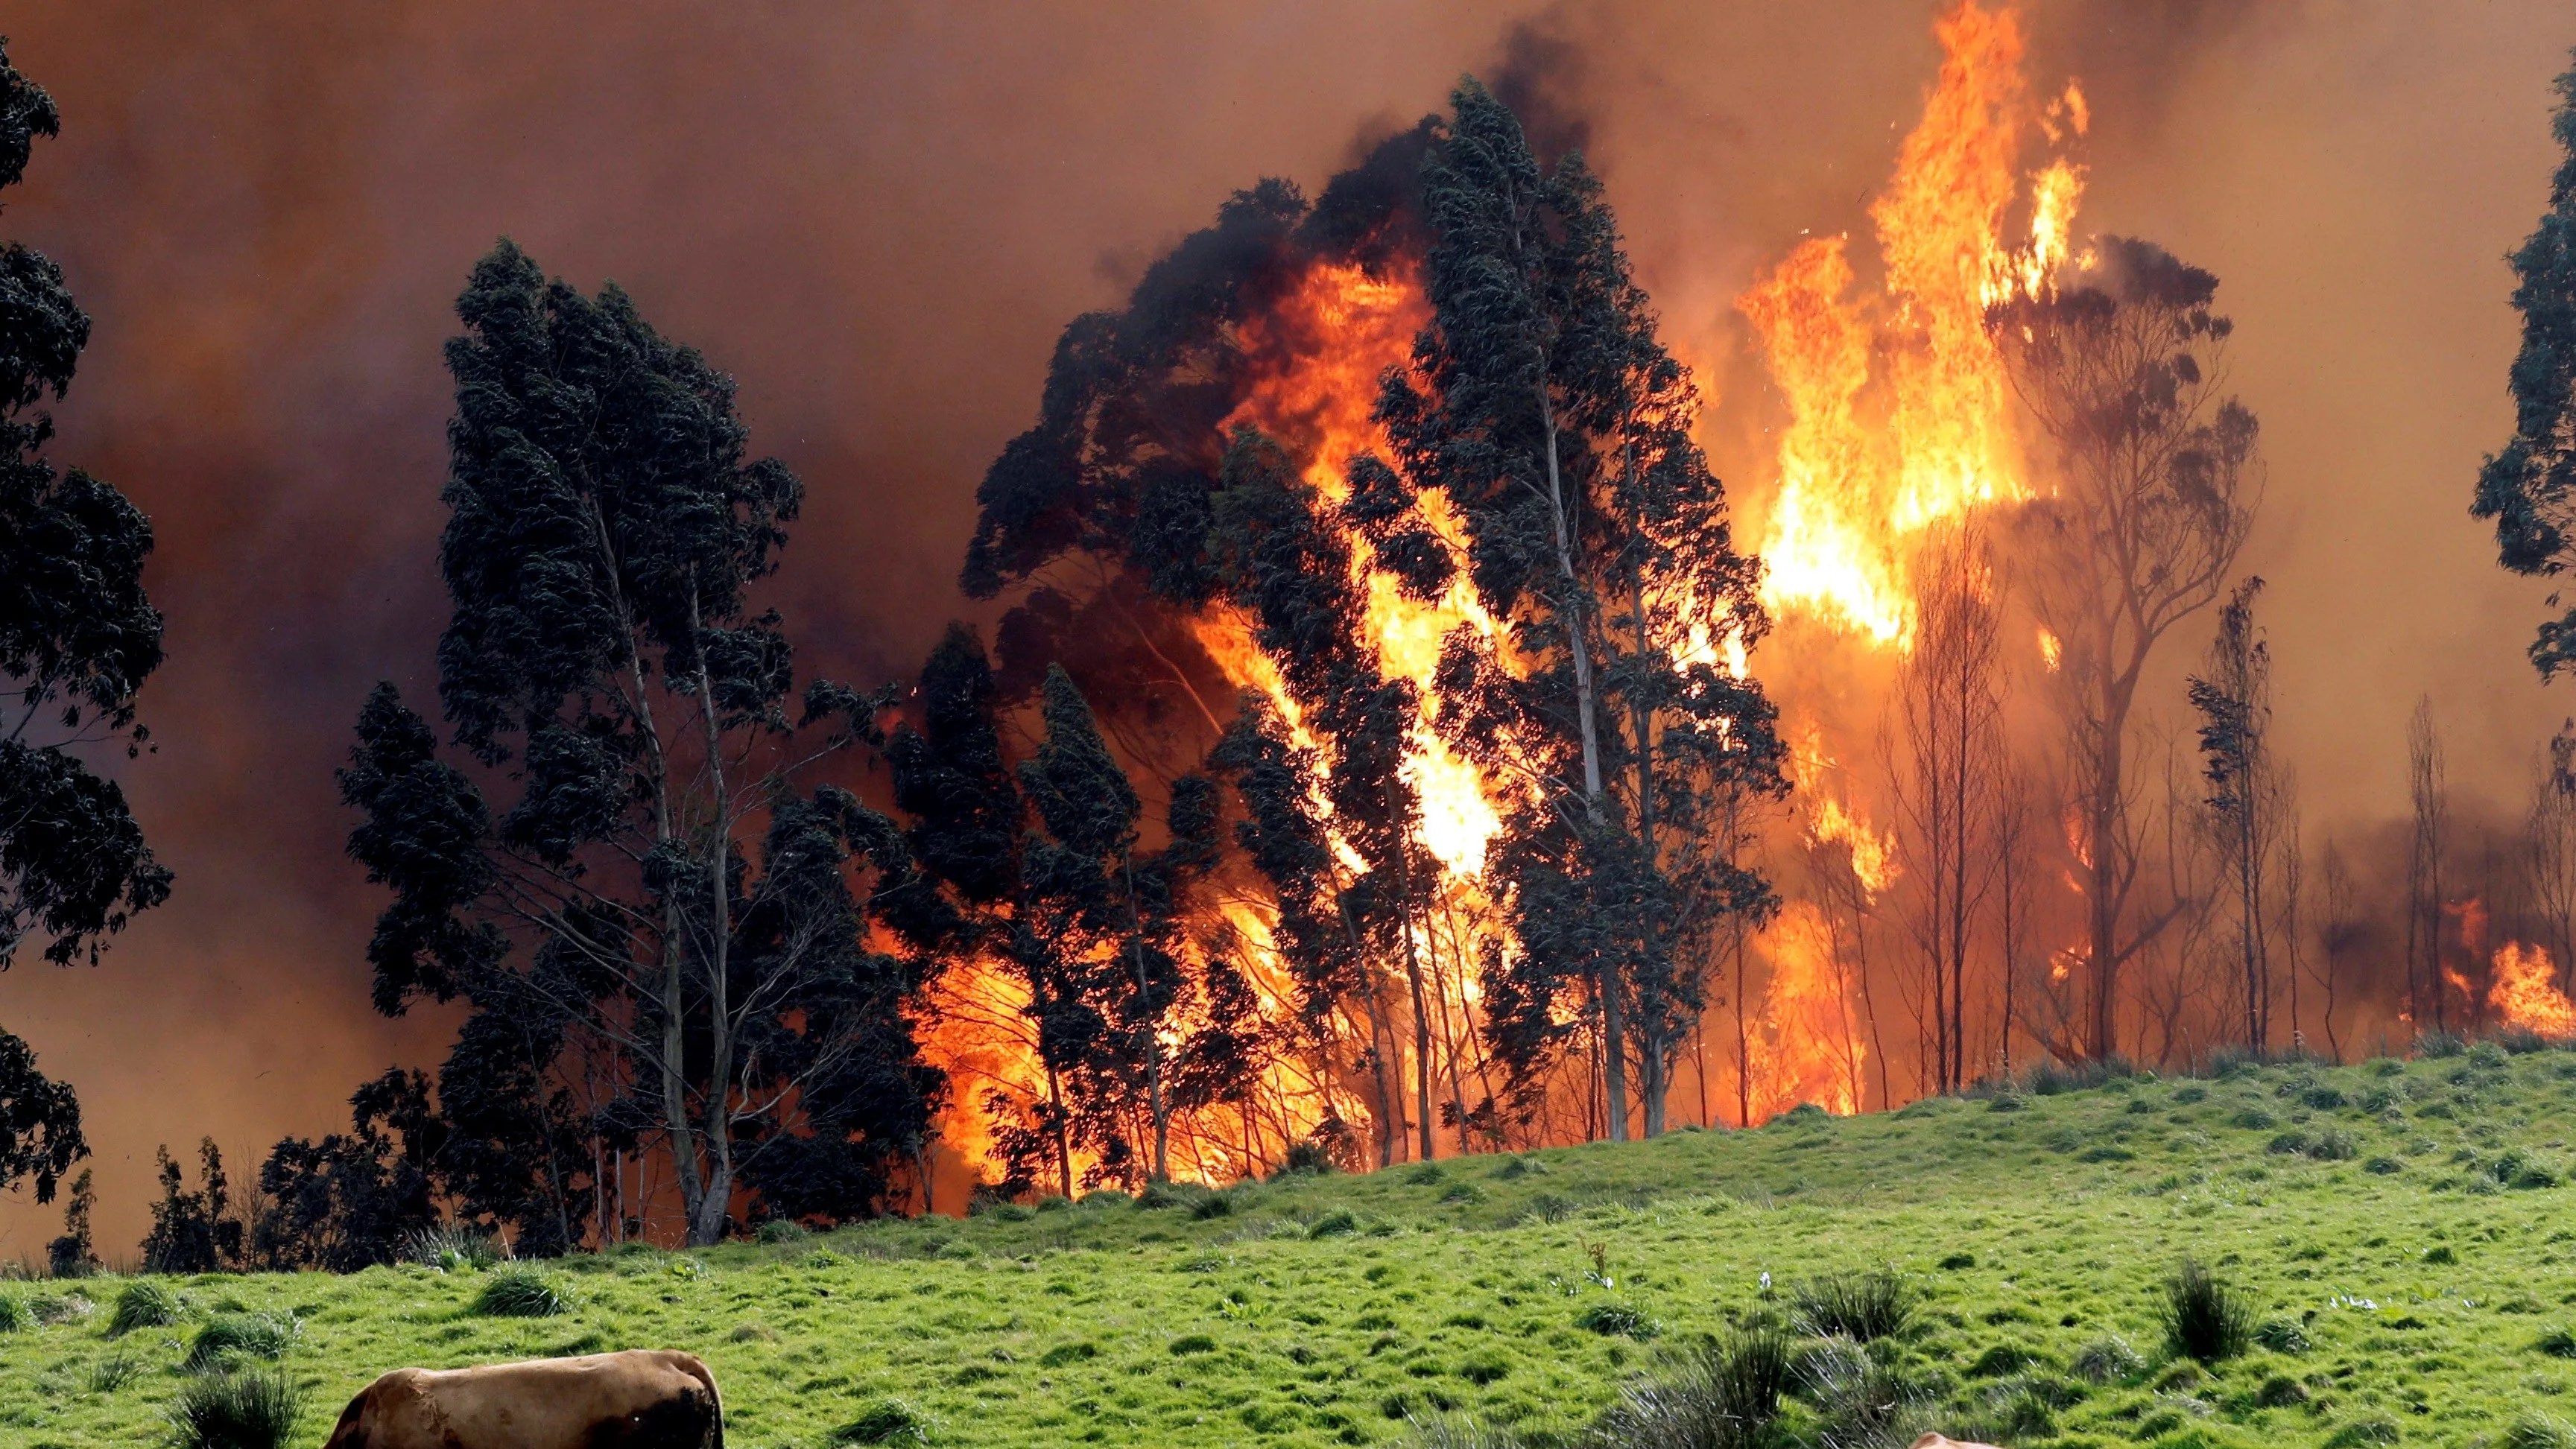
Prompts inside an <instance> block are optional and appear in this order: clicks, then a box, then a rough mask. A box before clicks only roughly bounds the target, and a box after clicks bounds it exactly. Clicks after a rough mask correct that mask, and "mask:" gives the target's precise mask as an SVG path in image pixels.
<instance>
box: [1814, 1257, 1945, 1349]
mask: <svg viewBox="0 0 2576 1449" xmlns="http://www.w3.org/2000/svg"><path fill="white" fill-rule="evenodd" d="M1915 1301H1916V1298H1915V1293H1914V1289H1913V1287H1912V1285H1910V1284H1908V1283H1907V1282H1906V1281H1905V1279H1904V1278H1903V1277H1901V1276H1899V1275H1898V1274H1897V1272H1896V1270H1895V1269H1893V1268H1873V1269H1871V1270H1869V1271H1868V1272H1865V1273H1829V1274H1827V1275H1825V1276H1824V1277H1822V1278H1817V1279H1813V1280H1811V1281H1809V1282H1806V1283H1802V1284H1800V1285H1798V1290H1797V1298H1796V1303H1797V1314H1798V1326H1799V1327H1801V1328H1803V1329H1805V1330H1806V1331H1807V1332H1809V1333H1812V1334H1816V1335H1818V1336H1819V1337H1840V1338H1848V1339H1850V1340H1852V1341H1853V1342H1854V1343H1867V1342H1869V1341H1870V1340H1872V1339H1877V1338H1892V1337H1894V1336H1895V1335H1897V1334H1899V1333H1902V1332H1904V1331H1905V1327H1906V1325H1907V1324H1909V1323H1911V1322H1913V1321H1914V1307H1915Z"/></svg>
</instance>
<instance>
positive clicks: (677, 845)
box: [287, 241, 944, 1253]
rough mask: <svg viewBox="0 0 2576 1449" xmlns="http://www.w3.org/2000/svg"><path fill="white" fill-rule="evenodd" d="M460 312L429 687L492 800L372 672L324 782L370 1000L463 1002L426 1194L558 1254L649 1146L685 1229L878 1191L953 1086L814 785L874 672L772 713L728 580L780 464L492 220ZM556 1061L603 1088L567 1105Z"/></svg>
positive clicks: (771, 629)
mask: <svg viewBox="0 0 2576 1449" xmlns="http://www.w3.org/2000/svg"><path fill="white" fill-rule="evenodd" d="M457 313H458V316H459V317H460V318H461V319H462V321H463V322H464V326H465V331H464V335H462V336H459V337H457V338H455V339H453V340H452V341H451V342H450V343H449V344H448V347H447V353H446V356H447V363H448V368H449V371H450V372H451V373H452V374H453V375H454V378H455V382H456V416H455V418H454V420H453V422H452V423H451V425H450V427H449V430H448V439H449V472H448V484H447V488H446V491H445V493H444V499H445V501H446V503H447V506H448V524H447V529H446V532H445V534H444V535H443V537H442V540H441V544H440V558H439V562H440V572H441V574H442V576H443V578H444V579H445V582H446V585H447V590H448V595H449V598H450V601H451V603H452V605H453V609H452V612H451V614H450V617H449V621H448V625H447V628H446V630H445V632H444V634H443V635H442V636H441V639H440V642H439V650H438V681H439V697H440V700H441V703H442V705H443V706H444V708H445V712H446V716H447V719H448V721H449V722H450V724H451V725H452V726H453V728H454V742H455V744H456V745H457V746H458V747H460V748H461V749H462V750H463V751H465V752H466V753H467V754H468V755H469V756H471V757H472V758H473V759H474V760H476V761H478V762H479V763H480V764H481V765H483V766H485V767H487V770H486V774H485V775H484V776H483V777H482V778H483V779H484V780H488V781H490V782H492V783H494V784H495V785H499V784H502V783H506V784H507V785H508V787H509V788H510V790H511V792H512V794H511V797H510V798H508V799H506V800H504V801H501V802H499V804H498V806H497V808H496V806H495V805H494V804H492V803H487V801H486V800H485V798H484V796H483V793H482V785H481V784H480V783H478V780H477V779H475V778H469V777H468V776H467V775H466V774H465V773H464V772H463V771H462V770H460V769H458V768H456V767H455V766H453V765H451V764H449V763H447V762H446V761H444V760H443V759H441V758H440V755H439V748H438V741H437V738H436V736H435V734H434V733H433V732H432V731H431V729H430V727H429V725H428V724H427V722H426V721H424V720H422V719H420V718H419V717H418V716H417V715H415V714H413V713H412V712H411V711H410V710H409V709H407V708H405V707H404V705H403V703H402V701H401V699H400V697H399V696H398V695H397V694H396V693H395V691H394V690H393V688H392V686H391V685H383V686H379V687H378V689H377V690H376V691H375V693H374V694H373V695H372V696H370V698H369V699H368V701H367V703H366V706H365V708H364V709H363V710H362V712H361V714H360V716H359V721H358V730H357V735H358V739H357V745H356V748H355V749H354V750H353V751H352V753H351V756H350V762H349V765H348V767H347V768H346V769H344V770H343V771H341V774H340V785H341V792H342V795H343V797H344V799H346V801H347V802H348V803H349V804H350V805H351V806H352V807H353V808H354V809H356V810H357V811H358V812H359V813H360V815H361V817H362V818H361V820H360V822H359V824H358V826H357V828H356V829H355V830H353V831H352V832H351V835H350V842H349V848H350V853H351V854H352V855H353V856H354V857H355V858H356V859H357V860H358V861H359V862H360V863H361V864H363V865H364V866H365V867H366V868H367V872H368V877H369V879H370V880H373V881H376V882H379V883H381V884H384V885H386V886H388V887H390V888H391V890H392V893H393V896H394V899H393V902H392V904H391V905H390V906H389V907H388V908H387V909H386V910H385V912H384V914H383V915H382V917H381V918H380V919H379V921H378V925H377V932H376V936H375V939H374V941H373V942H372V943H371V945H370V947H369V959H370V960H371V961H372V962H373V963H374V965H375V967H376V1004H377V1006H378V1007H379V1009H381V1010H384V1011H386V1012H388V1013H399V1012H400V1011H402V1010H403V1009H404V1008H405V1006H406V1004H407V1003H408V1002H410V1001H412V1000H414V999H417V998H422V997H427V998H430V999H435V1000H441V1001H445V1000H450V999H453V998H456V997H459V996H462V997H464V998H465V999H466V1001H467V1002H468V1003H469V1005H470V1006H471V1007H472V1008H473V1010H472V1013H471V1015H469V1016H468V1018H467V1021H466V1025H465V1027H464V1028H463V1030H462V1031H461V1032H460V1034H459V1037H458V1042H457V1047H456V1051H455V1053H454V1054H452V1055H451V1057H450V1059H449V1061H448V1063H447V1065H446V1067H445V1069H444V1070H443V1071H442V1072H441V1073H440V1077H439V1084H438V1085H439V1091H438V1097H439V1112H440V1116H441V1117H442V1118H443V1119H444V1124H445V1126H446V1128H447V1131H448V1137H447V1141H446V1144H445V1148H444V1150H443V1151H442V1152H440V1153H439V1154H438V1161H439V1166H438V1172H439V1174H440V1177H439V1182H438V1187H439V1189H440V1190H441V1191H442V1192H444V1193H447V1194H450V1195H452V1196H454V1197H455V1198H456V1199H457V1200H458V1201H459V1202H460V1203H461V1204H462V1206H463V1207H464V1209H465V1211H466V1212H467V1213H468V1214H469V1215H471V1216H474V1217H476V1218H479V1219H482V1220H485V1221H488V1222H491V1223H494V1224H496V1225H507V1226H509V1227H510V1228H512V1229H513V1230H514V1231H515V1232H516V1234H517V1235H518V1237H519V1239H520V1241H521V1242H522V1243H523V1244H524V1245H526V1247H527V1248H528V1250H529V1251H531V1252H536V1253H550V1252H557V1251H561V1250H563V1249H565V1248H568V1247H570V1246H573V1245H574V1244H575V1243H576V1242H577V1241H578V1240H579V1238H580V1236H581V1226H580V1225H581V1222H582V1219H583V1218H584V1217H585V1216H586V1214H584V1213H583V1212H581V1211H580V1210H578V1209H577V1208H576V1207H575V1206H574V1204H575V1203H576V1201H582V1200H585V1199H587V1198H588V1196H589V1193H588V1189H589V1188H590V1187H591V1186H592V1184H590V1182H589V1181H588V1177H589V1174H590V1173H591V1171H592V1170H594V1165H595V1164H596V1163H598V1162H599V1161H600V1160H601V1159H602V1157H603V1156H604V1155H605V1154H607V1153H608V1152H610V1151H611V1150H613V1149H618V1148H639V1147H641V1146H642V1145H643V1144H642V1141H641V1139H643V1138H645V1137H647V1136H650V1137H651V1138H652V1139H653V1140H654V1143H655V1144H656V1145H658V1147H659V1148H660V1149H661V1150H663V1151H665V1152H667V1153H668V1154H670V1155H671V1158H672V1161H673V1164H674V1166H675V1168H676V1172H675V1173H674V1176H675V1177H676V1179H677V1186H678V1188H679V1192H680V1196H681V1199H682V1203H683V1207H684V1209H685V1211H686V1215H687V1219H688V1235H689V1238H690V1240H691V1241H692V1242H697V1243H703V1242H708V1241H711V1240H713V1239H714V1238H715V1237H717V1236H719V1235H720V1234H722V1233H723V1232H724V1231H725V1228H726V1213H727V1209H728V1207H729V1206H730V1205H731V1203H732V1201H733V1197H734V1193H735V1191H736V1190H737V1188H739V1187H744V1186H748V1187H750V1188H751V1189H753V1190H754V1191H756V1192H757V1193H758V1194H759V1196H760V1198H761V1201H762V1205H763V1206H764V1207H765V1208H766V1209H767V1210H769V1211H770V1212H772V1213H776V1214H780V1215H785V1216H791V1217H824V1218H835V1219H837V1218H843V1217H851V1216H864V1215H866V1214H869V1213H871V1212H874V1211H877V1210H878V1209H879V1208H880V1207H881V1206H882V1205H883V1204H884V1203H885V1201H886V1200H887V1199H888V1197H889V1195H890V1193H891V1192H892V1191H893V1190H894V1189H893V1187H892V1179H893V1178H894V1176H895V1175H896V1174H897V1173H898V1172H901V1171H904V1170H906V1169H909V1168H912V1167H914V1166H916V1165H917V1163H918V1161H919V1155H920V1153H921V1152H922V1150H923V1148H924V1146H925V1144H926V1138H927V1133H928V1130H929V1120H930V1114H931V1111H932V1109H933V1107H934V1106H935V1105H936V1100H937V1098H938V1097H939V1095H940V1093H941V1092H942V1091H943V1090H944V1082H943V1080H942V1079H941V1078H940V1077H939V1074H938V1073H936V1072H934V1071H932V1070H930V1069H929V1068H927V1067H925V1066H924V1065H923V1064H922V1063H921V1062H920V1059H919V1053H918V1051H917V1049H916V1044H915V1042H914V1040H913V1037H912V1026H911V1021H910V1018H909V1017H908V1016H907V1014H906V1007H907V1005H908V1004H909V1003H910V1001H911V999H912V997H913V995H914V993H915V992H916V990H917V989H918V987H919V985H920V977H919V975H918V972H919V970H920V969H921V965H922V963H920V962H918V961H907V960H903V959H899V958H897V957H894V956H890V955H887V954H884V953H881V952H879V951H877V950H875V949H873V948H872V946H871V944H870V941H869V937H868V932H867V931H866V929H865V927H864V916H865V914H866V913H867V912H868V911H869V910H870V909H871V908H875V907H879V906H881V905H886V906H888V909H887V910H885V911H884V912H882V913H883V914H886V915H888V916H890V917H891V916H894V915H899V914H900V912H899V911H898V910H895V909H893V908H892V907H891V906H890V905H889V903H890V902H894V901H898V900H901V899H904V898H906V897H907V896H908V895H909V894H910V888H911V886H912V884H913V883H914V881H915V875H914V869H913V865H912V862H911V860H910V858H909V856H908V854H907V853H906V851H905V849H904V846H903V842H902V839H901V837H900V835H899V833H898V832H897V831H896V829H895V827H894V826H893V824H892V823H891V822H890V821H888V820H886V819H885V818H884V817H883V816H881V815H879V814H877V813H876V812H875V811H874V810H872V809H869V808H868V807H866V806H865V805H863V804H861V803H860V801H859V800H858V798H857V797H856V796H855V795H853V794H851V793H850V792H849V791H848V790H847V789H845V788H843V787H841V786H839V785H835V784H810V783H808V782H807V780H806V778H805V774H806V772H807V771H809V770H811V769H813V768H815V767H818V766H819V765H820V764H821V763H822V762H823V761H825V760H828V759H832V758H835V757H840V756H845V755H849V754H853V753H858V752H863V751H868V750H873V749H875V748H876V747H878V746H879V745H880V744H881V743H882V736H881V734H880V732H879V728H878V723H877V721H878V716H879V715H880V714H881V713H882V712H883V711H884V710H885V709H886V708H888V707H889V706H890V704H891V696H890V695H889V694H886V693H879V694H873V695H871V694H862V693H860V692H858V691H856V690H853V689H850V688H848V687H847V686H843V685H839V684H834V683H831V682H828V681H813V682H810V683H808V684H807V685H806V687H805V688H804V690H803V691H802V700H801V707H792V706H795V705H796V695H797V691H796V688H795V686H796V680H795V678H794V671H793V668H792V665H791V660H790V650H789V646H788V643H787V639H786V636H785V633H784V626H783V624H782V622H781V620H780V619H779V617H778V615H777V614H776V613H775V612H771V611H761V610H759V609H758V608H757V607H756V606H755V604H754V602H753V600H752V598H751V591H752V590H753V588H754V587H755V586H756V585H757V584H758V583H759V581H760V580H762V579H763V578H764V577H766V576H767V575H768V574H770V573H771V572H772V571H773V570H774V569H775V567H776V562H777V556H778V553H779V551H780V550H781V549H782V548H783V547H784V545H785V543H786V538H787V533H786V530H787V526H788V524H790V523H791V522H792V521H793V520H794V519H795V517H796V515H797V511H798V509H799V507H800V505H801V502H802V497H803V488H802V485H801V484H799V483H798V482H797V480H796V478H795V477H794V476H793V475H792V474H790V473H789V472H788V471H787V469H786V468H785V467H784V466H782V465H780V464H779V463H778V462H776V461H775V460H771V459H757V460H754V459H751V458H749V457H748V453H747V447H746V444H747V441H748V432H747V430H746V429H745V427H744V426H743V424H742V422H741V420H740V419H739V418H738V417H737V416H736V414H735V410H734V385H733V382H732V380H731V379H730V378H728V377H726V376H725V375H724V374H723V373H721V372H719V371H717V370H716V369H715V368H714V367H712V366H711V365H710V364H709V363H708V362H707V360H706V359H705V358H703V357H701V356H700V355H699V354H697V353H696V352H694V351H692V350H690V349H688V348H685V347H681V346H678V345H676V344H674V343H672V342H670V341H668V340H667V339H665V338H663V337H662V336H661V335H660V334H659V333H657V332H656V331H655V330H654V329H653V328H652V326H651V325H650V324H649V323H647V322H646V321H645V320H644V318H643V317H642V316H641V315H640V314H639V313H638V311H637V310H636V308H635V305H634V303H633V301H632V299H630V298H629V297H627V296H626V294H625V293H623V292H621V291H619V290H618V289H617V288H616V287H614V286H611V287H609V288H607V289H606V290H604V291H603V292H602V293H601V294H600V295H599V296H597V297H596V298H590V297H584V296H582V295H581V294H580V293H579V292H577V291H575V290H574V289H572V288H571V287H569V286H566V285H565V284H563V283H561V282H549V281H547V280H546V278H545V275H544V274H543V272H542V271H540V270H539V269H538V267H537V265H536V263H535V262H533V261H531V260H530V259H529V258H528V257H527V256H526V255H524V254H523V253H521V252H520V251H519V250H518V249H517V248H516V247H514V246H512V245H511V244H509V243H508V242H506V241H505V242H503V243H502V244H501V245H500V246H498V247H497V248H495V249H494V251H493V252H492V253H491V254H490V255H489V256H487V257H485V258H484V259H483V260H482V261H481V262H480V263H478V264H477V265H476V267H475V269H474V272H473V275H472V278H471V279H470V281H469V283H468V285H467V287H466V290H465V292H464V294H463V295H462V296H461V297H460V298H459V299H458V303H457ZM581 1051H587V1052H594V1053H596V1052H605V1053H607V1054H608V1055H609V1056H610V1057H612V1058H613V1059H614V1060H615V1062H616V1067H615V1068H614V1069H612V1070H611V1071H609V1072H608V1073H607V1074H606V1076H605V1078H604V1080H605V1081H607V1082H611V1083H614V1084H616V1085H617V1087H619V1088H620V1089H622V1093H623V1095H620V1096H615V1097H613V1098H610V1099H608V1100H605V1101H599V1102H596V1103H594V1102H593V1101H590V1100H585V1101H584V1102H583V1104H582V1106H581V1107H579V1108H576V1107H575V1105H574V1101H573V1097H572V1095H571V1093H570V1092H569V1090H568V1089H567V1085H566V1083H567V1079H568V1078H569V1077H570V1076H574V1075H578V1071H577V1070H576V1069H574V1068H573V1067H571V1066H570V1065H568V1058H569V1057H570V1055H571V1054H573V1053H575V1052H581ZM746 1074H752V1075H746ZM586 1080H602V1079H600V1078H590V1079H586ZM359 1150H360V1153H361V1155H362V1156H363V1155H365V1150H364V1148H363V1145H362V1146H361V1148H360V1149H359ZM287 1166H288V1168H289V1169H290V1170H293V1171H296V1172H299V1173H302V1174H303V1175H308V1176H309V1175H311V1174H312V1173H314V1172H317V1171H318V1172H322V1173H324V1174H325V1175H327V1174H328V1171H329V1165H328V1164H315V1163H300V1164H299V1163H290V1164H288V1165H287Z"/></svg>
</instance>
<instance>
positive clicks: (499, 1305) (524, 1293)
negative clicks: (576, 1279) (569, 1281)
mask: <svg viewBox="0 0 2576 1449" xmlns="http://www.w3.org/2000/svg"><path fill="white" fill-rule="evenodd" d="M474 1311H475V1312H477V1313H480V1314H483V1315H484V1316H485V1317H488V1318H553V1317H556V1316H557V1315H559V1314H565V1313H570V1312H571V1311H572V1304H571V1303H570V1302H569V1301H567V1300H566V1299H565V1298H564V1296H563V1295H562V1294H561V1293H559V1292H557V1291H555V1285H554V1284H552V1283H550V1282H548V1281H546V1277H545V1275H544V1274H542V1273H538V1272H535V1271H533V1270H530V1269H527V1268H503V1269H502V1270H500V1271H499V1272H497V1273H494V1274H493V1275H492V1276H491V1278H489V1279H488V1280H486V1281H485V1283H484V1284H483V1291H482V1292H481V1293H478V1294H476V1295H475V1298H474Z"/></svg>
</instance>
